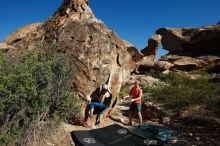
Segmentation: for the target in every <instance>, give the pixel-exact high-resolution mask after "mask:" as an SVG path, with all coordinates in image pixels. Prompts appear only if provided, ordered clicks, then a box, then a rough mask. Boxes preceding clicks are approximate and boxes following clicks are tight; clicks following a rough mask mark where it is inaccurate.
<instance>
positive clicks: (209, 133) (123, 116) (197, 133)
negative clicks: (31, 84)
mask: <svg viewBox="0 0 220 146" xmlns="http://www.w3.org/2000/svg"><path fill="white" fill-rule="evenodd" d="M128 106H129V102H128V101H125V100H120V101H119V102H118V104H117V105H116V107H115V108H114V110H112V111H111V114H110V116H109V118H105V119H104V120H103V122H102V123H101V124H100V125H98V126H94V123H95V117H93V118H92V119H90V120H89V122H88V125H89V126H87V127H85V126H77V125H70V124H65V123H63V124H62V125H61V126H60V127H58V128H56V129H55V130H54V131H53V132H52V133H53V134H51V136H49V137H48V139H46V140H45V146H60V145H62V146H74V145H75V144H74V142H73V141H72V138H71V134H70V133H71V132H72V131H79V130H91V129H96V128H101V127H105V126H108V125H111V124H114V123H117V124H120V125H122V126H125V127H127V128H131V127H130V126H127V123H128V116H127V110H128V108H129V107H128ZM193 110H199V107H194V108H193V109H188V111H184V112H183V113H181V114H180V115H175V114H173V115H172V116H171V117H170V119H169V122H168V121H166V122H165V123H164V124H166V127H170V128H172V129H174V130H175V135H173V136H172V137H171V140H170V141H169V144H167V145H190V146H191V145H194V146H197V145H201V146H207V145H211V146H213V145H216V146H217V145H220V138H219V135H220V122H219V121H220V120H219V119H218V118H217V119H212V118H204V117H203V116H201V115H200V116H197V117H192V116H191V113H192V112H193ZM144 123H148V124H155V125H161V126H163V124H160V120H157V119H152V120H144ZM137 125H138V118H134V126H137Z"/></svg>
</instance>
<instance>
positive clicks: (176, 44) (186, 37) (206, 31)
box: [156, 23, 220, 56]
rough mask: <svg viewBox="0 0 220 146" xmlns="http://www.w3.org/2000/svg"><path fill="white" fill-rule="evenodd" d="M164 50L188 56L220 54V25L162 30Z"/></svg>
mask: <svg viewBox="0 0 220 146" xmlns="http://www.w3.org/2000/svg"><path fill="white" fill-rule="evenodd" d="M156 33H157V34H159V35H161V36H162V40H161V41H162V45H163V48H164V49H166V50H168V51H170V53H172V52H175V53H176V54H186V55H188V56H189V55H195V56H198V55H200V56H201V55H204V54H205V55H207V54H216V53H218V54H219V53H220V24H219V23H218V24H215V25H210V26H204V27H198V28H160V29H158V30H157V31H156Z"/></svg>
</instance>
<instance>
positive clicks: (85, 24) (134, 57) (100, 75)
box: [5, 0, 143, 102]
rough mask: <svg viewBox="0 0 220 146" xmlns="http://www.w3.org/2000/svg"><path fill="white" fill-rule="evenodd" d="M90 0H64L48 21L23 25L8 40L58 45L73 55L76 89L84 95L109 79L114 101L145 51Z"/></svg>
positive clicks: (27, 44)
mask: <svg viewBox="0 0 220 146" xmlns="http://www.w3.org/2000/svg"><path fill="white" fill-rule="evenodd" d="M88 3H89V2H88V0H64V2H63V4H62V5H61V7H60V8H59V9H58V10H57V11H56V12H55V13H54V14H53V16H51V17H49V18H48V19H47V20H46V21H45V22H43V23H38V24H32V25H28V26H26V27H24V28H21V29H20V30H18V31H16V32H15V33H13V34H12V35H10V36H9V37H8V38H7V39H6V40H5V43H6V44H9V45H11V46H14V47H16V48H18V49H23V48H26V49H29V50H34V49H36V48H41V49H54V48H53V47H54V46H55V49H56V50H57V51H59V52H63V53H67V54H69V55H70V56H71V64H72V67H73V68H75V69H76V70H77V74H76V75H75V78H74V79H73V81H72V83H73V85H74V88H73V90H75V91H77V92H78V94H79V95H80V96H81V97H82V98H83V97H87V96H89V95H91V94H92V93H93V92H94V91H95V90H96V89H97V88H98V87H99V86H100V85H101V84H103V83H106V84H108V86H109V89H110V90H111V92H112V94H113V100H112V102H113V101H114V100H115V99H116V98H117V97H118V93H119V90H120V88H121V85H122V83H124V82H126V81H127V80H128V78H129V76H130V73H131V72H132V71H133V70H135V69H136V68H137V67H138V61H139V60H141V59H142V57H143V55H142V54H141V53H140V52H139V51H138V50H137V49H136V48H135V47H134V46H133V45H131V44H129V43H127V42H126V41H124V40H122V39H121V38H120V37H119V36H118V35H117V34H116V33H115V32H113V31H112V30H110V29H108V28H107V27H106V26H105V25H104V23H103V22H101V21H100V20H98V19H97V18H96V17H95V16H94V14H93V12H92V10H91V9H90V7H89V5H88ZM51 46H53V47H51Z"/></svg>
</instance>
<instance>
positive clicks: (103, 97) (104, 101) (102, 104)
mask: <svg viewBox="0 0 220 146" xmlns="http://www.w3.org/2000/svg"><path fill="white" fill-rule="evenodd" d="M111 99H112V94H111V92H110V91H109V90H108V86H107V85H106V84H104V85H103V86H102V90H101V92H100V94H99V98H98V101H95V102H91V103H90V105H89V109H90V110H89V117H92V116H93V112H94V109H95V107H98V108H99V110H98V114H99V115H98V119H97V122H96V123H97V124H100V123H101V120H102V117H103V113H104V110H105V109H107V108H109V106H110V104H111Z"/></svg>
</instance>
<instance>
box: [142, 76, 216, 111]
mask: <svg viewBox="0 0 220 146" xmlns="http://www.w3.org/2000/svg"><path fill="white" fill-rule="evenodd" d="M164 82H165V83H163V84H161V85H159V86H156V87H151V88H149V87H147V86H144V87H143V91H144V93H146V92H147V94H150V95H151V96H153V97H154V100H156V101H158V102H163V103H164V105H165V107H166V108H169V109H175V110H181V109H182V108H185V107H188V106H190V105H195V104H203V105H206V107H208V108H210V109H212V110H214V111H217V112H219V111H220V106H219V105H220V104H219V103H220V83H213V82H210V81H209V78H207V76H205V77H203V78H198V79H196V80H193V79H190V78H189V77H186V76H184V75H180V74H174V73H173V74H170V75H169V77H168V78H166V79H165V80H164Z"/></svg>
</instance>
